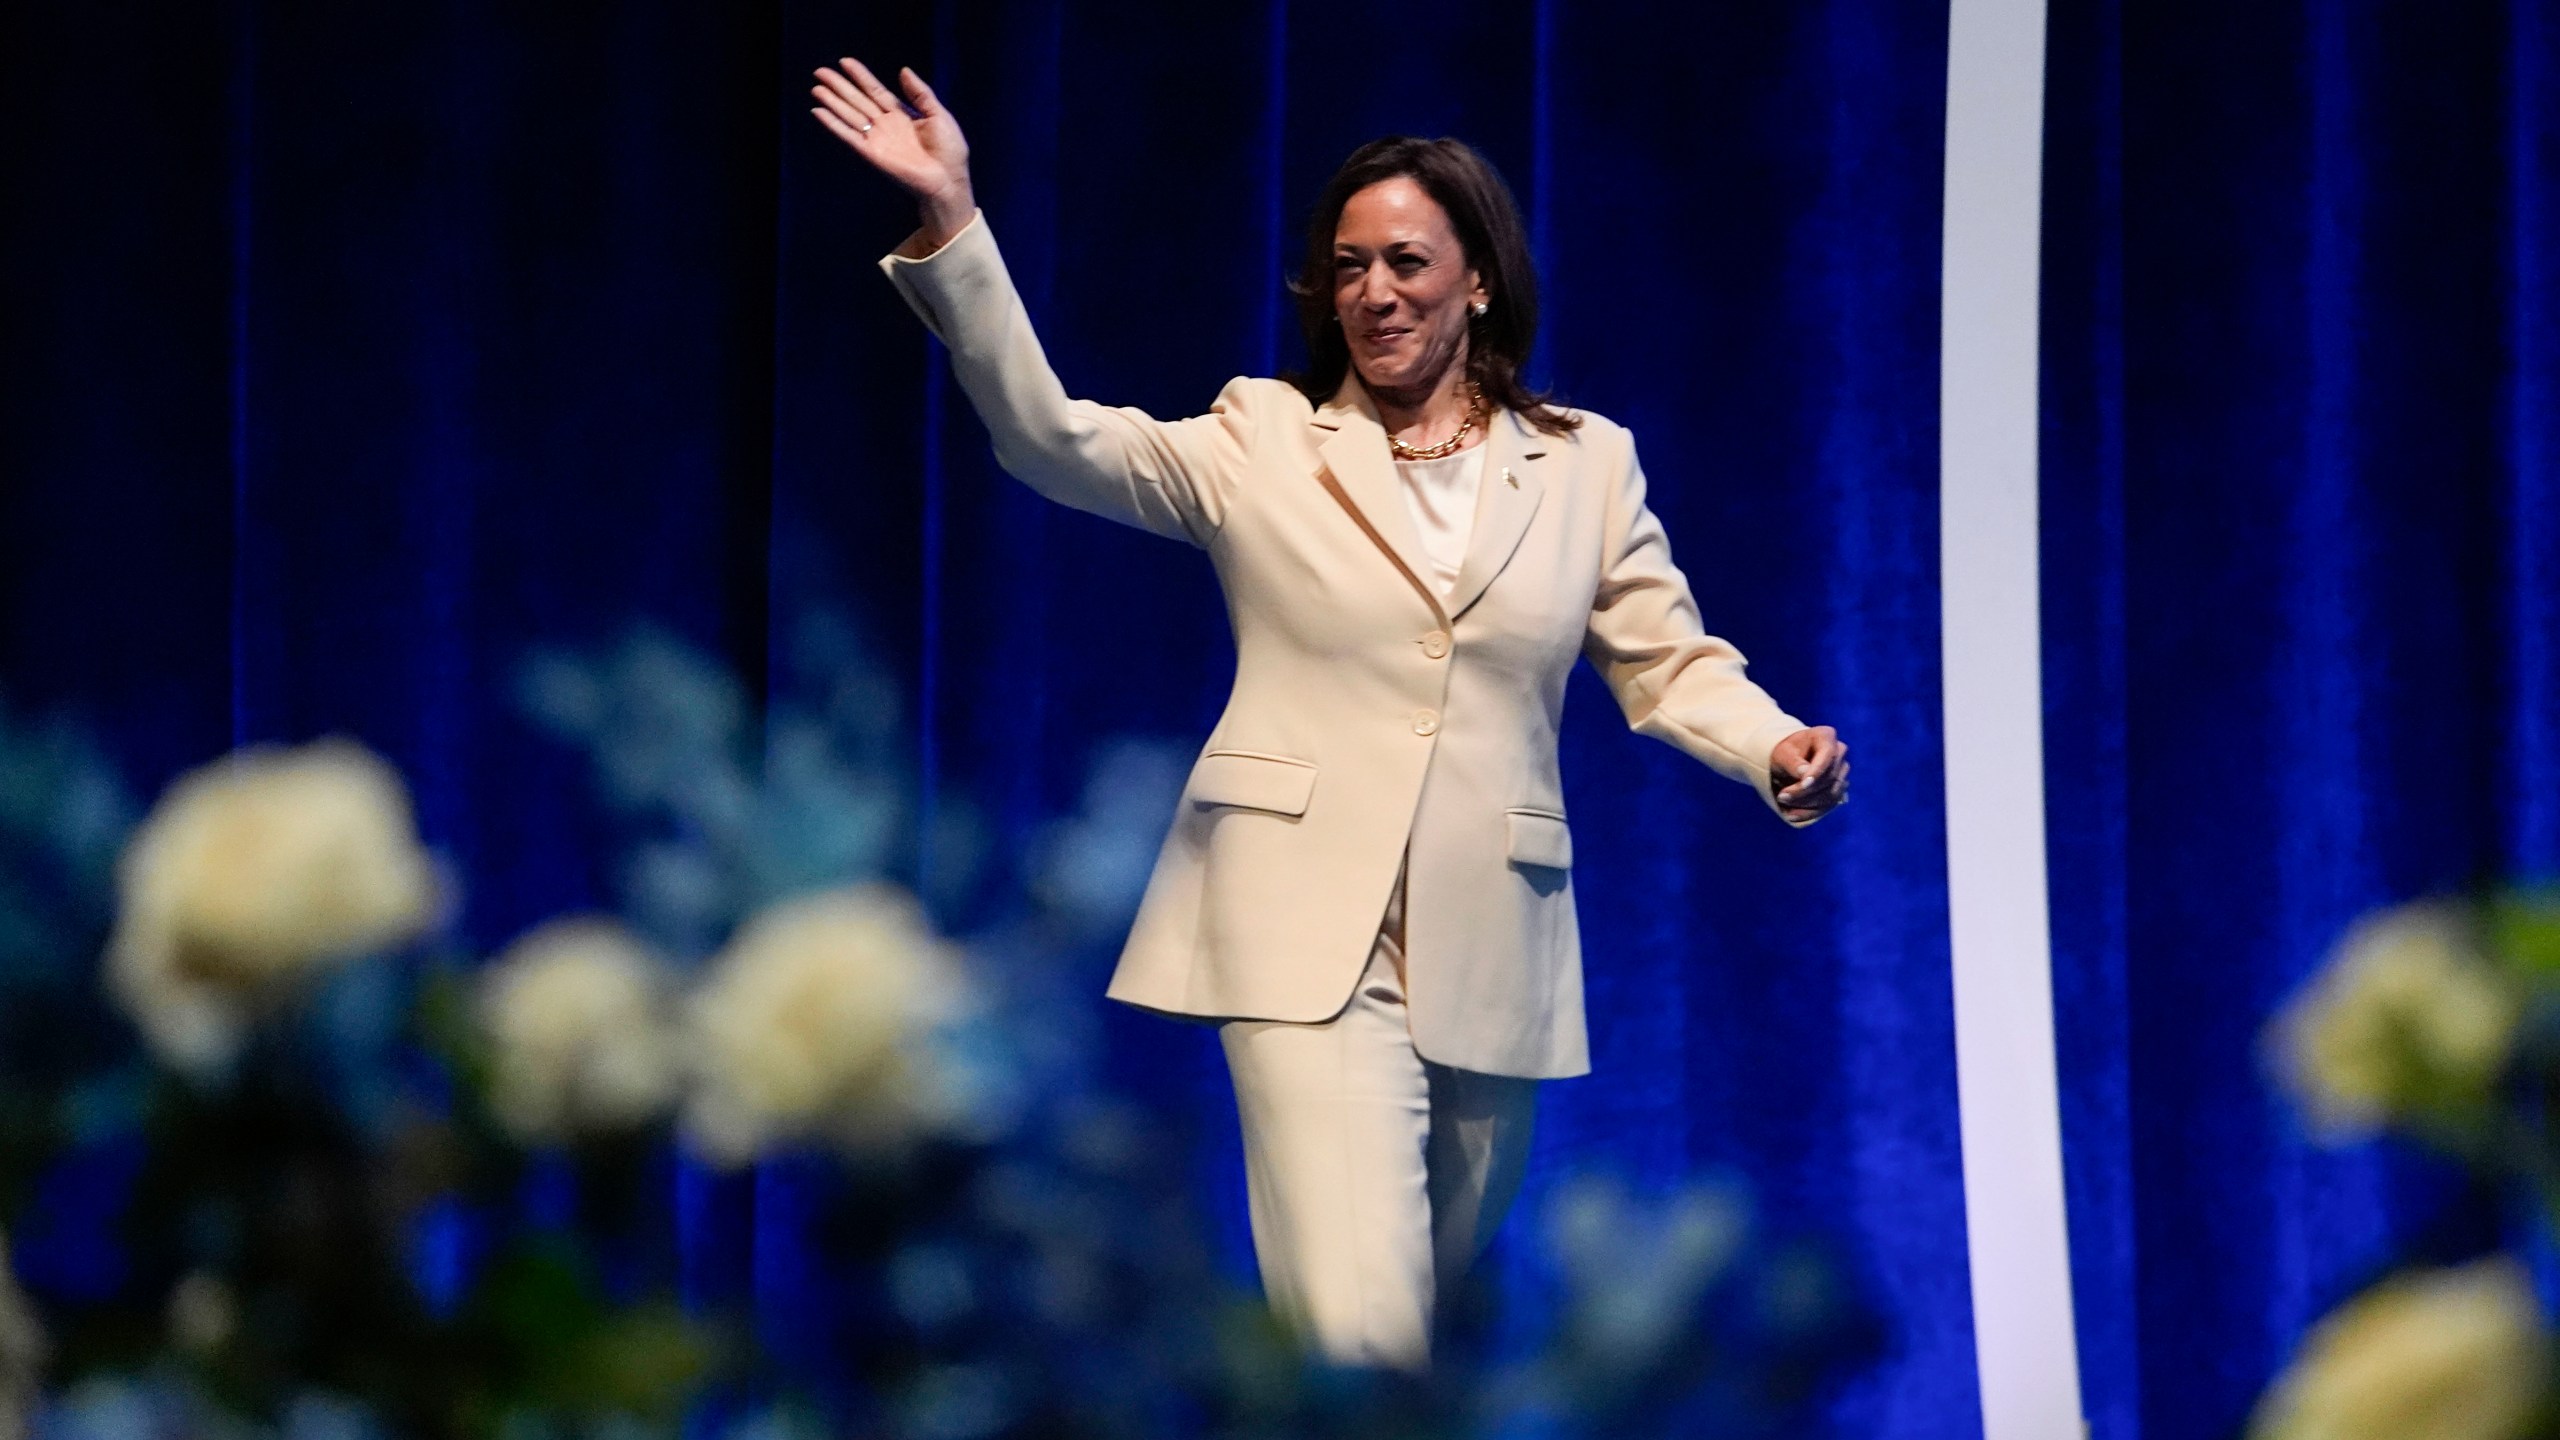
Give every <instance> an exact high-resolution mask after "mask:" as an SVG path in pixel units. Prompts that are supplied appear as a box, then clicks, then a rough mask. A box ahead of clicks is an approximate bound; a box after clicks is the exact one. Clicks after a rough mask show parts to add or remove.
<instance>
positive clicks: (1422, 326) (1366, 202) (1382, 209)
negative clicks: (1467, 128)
mask: <svg viewBox="0 0 2560 1440" xmlns="http://www.w3.org/2000/svg"><path fill="white" fill-rule="evenodd" d="M1487 298H1488V297H1487V296H1486V294H1485V289H1484V281H1483V279H1482V277H1481V276H1479V275H1478V274H1477V273H1476V271H1475V270H1474V269H1473V268H1472V267H1470V266H1469V265H1468V264H1467V256H1466V251H1465V248H1464V247H1463V246H1461V245H1460V244H1459V243H1458V235H1457V232H1456V231H1455V230H1454V229H1452V228H1451V227H1450V224H1449V212H1448V211H1446V210H1443V209H1442V208H1440V202H1439V201H1437V200H1434V199H1432V198H1431V194H1430V192H1429V191H1426V190H1424V189H1423V188H1422V187H1421V186H1420V185H1419V184H1416V183H1415V182H1414V180H1413V178H1412V177H1411V176H1407V175H1399V176H1396V177H1395V178H1393V179H1390V180H1381V181H1379V182H1378V183H1377V184H1375V185H1370V186H1367V187H1365V188H1363V189H1361V190H1358V191H1355V192H1354V193H1353V194H1352V196H1351V198H1350V199H1349V200H1347V201H1345V202H1344V203H1343V206H1342V218H1341V219H1339V220H1337V221H1336V222H1335V223H1334V227H1333V313H1334V318H1335V319H1336V320H1338V321H1340V322H1341V324H1342V338H1343V342H1344V344H1346V345H1347V346H1348V347H1349V348H1350V351H1351V366H1352V369H1353V370H1355V371H1356V372H1358V374H1359V376H1360V379H1361V381H1362V382H1363V383H1365V384H1366V385H1367V386H1368V387H1369V388H1370V390H1372V391H1375V392H1383V393H1385V394H1389V395H1394V396H1399V397H1402V398H1404V399H1405V401H1406V402H1407V403H1415V402H1418V401H1419V400H1420V399H1421V398H1422V397H1424V396H1427V395H1429V394H1430V393H1431V392H1432V391H1433V390H1435V389H1437V388H1438V386H1439V384H1440V382H1441V380H1442V378H1443V377H1444V376H1446V375H1448V374H1449V373H1450V369H1451V367H1452V366H1455V365H1457V364H1459V363H1461V362H1462V361H1463V360H1464V359H1465V357H1466V353H1467V307H1468V306H1469V305H1470V304H1472V303H1474V302H1476V301H1479V300H1484V299H1487Z"/></svg>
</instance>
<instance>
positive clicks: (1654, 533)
mask: <svg viewBox="0 0 2560 1440" xmlns="http://www.w3.org/2000/svg"><path fill="white" fill-rule="evenodd" d="M1593 438H1595V439H1599V440H1601V441H1602V442H1603V443H1610V444H1616V445H1620V446H1623V447H1624V448H1625V454H1624V456H1623V458H1622V460H1621V461H1620V463H1619V464H1618V465H1617V466H1616V467H1614V468H1615V469H1616V471H1617V477H1618V478H1617V486H1616V493H1614V494H1613V495H1612V496H1611V497H1610V502H1609V534H1610V536H1611V537H1612V538H1611V540H1610V549H1609V553H1608V554H1607V555H1606V556H1605V557H1603V559H1602V562H1601V571H1600V587H1599V590H1598V593H1596V594H1595V595H1593V596H1592V599H1591V616H1590V620H1589V622H1588V626H1587V628H1586V630H1585V632H1584V635H1583V645H1582V652H1583V655H1584V656H1585V658H1587V659H1589V660H1590V662H1591V668H1592V669H1594V670H1596V671H1598V672H1599V674H1600V678H1601V679H1602V680H1605V681H1607V682H1608V685H1609V690H1610V692H1611V693H1612V694H1614V695H1616V696H1617V699H1618V708H1619V709H1620V710H1622V711H1624V712H1625V713H1626V717H1627V724H1628V726H1629V727H1630V728H1632V729H1633V730H1635V731H1636V733H1638V734H1640V735H1650V736H1652V737H1653V738H1655V739H1657V740H1661V741H1664V742H1666V743H1668V744H1671V745H1675V746H1677V747H1679V748H1680V749H1681V750H1683V751H1686V752H1687V753H1688V754H1690V755H1693V756H1695V757H1696V758H1698V759H1699V760H1702V761H1704V762H1706V763H1707V764H1708V765H1709V766H1711V767H1713V768H1714V769H1715V770H1717V771H1718V772H1720V773H1722V774H1724V775H1727V776H1730V777H1731V778H1733V779H1735V780H1739V781H1741V782H1742V783H1744V784H1746V785H1749V786H1751V787H1752V788H1753V789H1754V790H1755V791H1757V792H1758V793H1759V795H1760V798H1761V799H1762V800H1764V801H1766V802H1768V804H1769V807H1770V808H1771V809H1773V810H1775V811H1777V812H1778V815H1779V818H1781V819H1783V820H1785V821H1786V822H1787V823H1788V824H1790V825H1797V826H1802V825H1810V824H1812V823H1813V822H1814V821H1815V820H1817V819H1820V818H1821V817H1822V815H1823V814H1824V813H1825V812H1826V811H1828V810H1830V809H1831V808H1832V807H1833V806H1834V805H1837V804H1838V803H1840V801H1841V800H1842V799H1844V798H1846V795H1847V785H1848V776H1849V765H1848V760H1847V755H1848V748H1849V747H1848V746H1847V745H1845V744H1842V743H1841V742H1840V741H1839V740H1838V739H1837V738H1836V737H1835V736H1834V735H1833V733H1832V731H1831V727H1829V726H1827V725H1825V726H1808V725H1806V724H1805V723H1804V722H1803V721H1801V720H1798V719H1796V718H1795V717H1794V716H1792V715H1789V714H1788V713H1786V712H1785V711H1784V710H1781V709H1779V708H1778V703H1777V702H1776V701H1775V700H1772V699H1770V698H1769V693H1768V692H1767V691H1765V690H1763V689H1761V688H1760V687H1759V686H1758V685H1756V684H1754V683H1752V682H1751V681H1750V680H1749V679H1748V678H1746V677H1745V676H1744V674H1743V665H1744V662H1743V658H1742V652H1741V651H1739V650H1737V649H1735V648H1734V647H1733V646H1732V645H1731V644H1730V643H1728V642H1726V641H1724V640H1722V639H1719V638H1718V637H1716V636H1713V635H1710V634H1708V633H1707V632H1706V628H1705V626H1703V625H1701V624H1700V623H1699V620H1698V605H1697V601H1696V599H1695V598H1694V597H1692V595H1691V594H1690V591H1689V581H1688V578H1687V577H1686V576H1684V575H1682V574H1681V573H1680V567H1678V566H1677V565H1674V564H1673V563H1671V542H1670V540H1669V538H1668V537H1667V536H1665V535H1664V534H1663V530H1662V522H1661V521H1660V520H1658V519H1656V518H1655V516H1654V513H1653V511H1652V509H1651V508H1650V507H1649V506H1647V505H1646V504H1645V486H1644V470H1643V468H1642V467H1640V466H1639V465H1638V464H1637V463H1636V456H1635V443H1634V441H1633V439H1632V438H1631V437H1629V436H1628V435H1627V434H1626V433H1625V432H1624V431H1617V432H1615V433H1613V434H1607V435H1605V436H1594V437H1593ZM1781 787H1783V788H1781Z"/></svg>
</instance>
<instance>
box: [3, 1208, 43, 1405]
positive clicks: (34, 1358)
mask: <svg viewBox="0 0 2560 1440" xmlns="http://www.w3.org/2000/svg"><path fill="white" fill-rule="evenodd" d="M52 1350H53V1346H52V1344H51V1342H50V1341H48V1340H47V1339H46V1338H45V1333H44V1322H43V1321H41V1320H38V1319H37V1318H36V1312H35V1307H34V1306H33V1305H31V1304H29V1303H28V1301H27V1295H26V1292H25V1291H23V1290H21V1289H19V1288H18V1276H17V1272H16V1271H15V1270H14V1269H13V1268H11V1266H10V1264H9V1244H8V1237H6V1236H5V1235H0V1440H23V1437H24V1436H25V1435H26V1433H27V1428H28V1421H29V1419H30V1418H31V1417H32V1416H33V1415H34V1414H35V1410H36V1403H37V1401H38V1400H40V1399H41V1398H42V1396H43V1385H44V1367H45V1362H46V1360H47V1359H49V1358H50V1357H51V1354H52Z"/></svg>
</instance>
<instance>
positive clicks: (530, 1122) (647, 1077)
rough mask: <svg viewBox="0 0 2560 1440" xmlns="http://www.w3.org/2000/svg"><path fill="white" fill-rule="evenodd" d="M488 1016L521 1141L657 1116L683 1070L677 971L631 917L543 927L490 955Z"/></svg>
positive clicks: (606, 1129) (508, 1109)
mask: <svg viewBox="0 0 2560 1440" xmlns="http://www.w3.org/2000/svg"><path fill="white" fill-rule="evenodd" d="M481 985H482V989H481V1016H482V1022H483V1024H484V1025H485V1026H486V1027H487V1029H488V1033H489V1037H490V1040H491V1042H492V1048H493V1050H494V1052H495V1053H494V1055H493V1062H494V1075H493V1077H492V1080H491V1096H490V1098H491V1103H492V1105H493V1107H494V1108H495V1109H496V1111H497V1115H498V1119H499V1121H500V1123H502V1124H504V1125H505V1126H506V1127H507V1129H508V1130H509V1131H511V1132H512V1133H513V1134H515V1136H516V1137H517V1138H518V1139H521V1140H524V1141H527V1142H529V1143H534V1144H545V1143H553V1142H558V1141H563V1140H568V1139H573V1138H576V1137H579V1136H583V1135H598V1134H611V1133H615V1132H618V1131H627V1130H630V1129H633V1128H636V1127H638V1126H641V1125H645V1124H647V1123H648V1122H650V1121H651V1120H654V1119H656V1118H657V1117H658V1116H659V1115H660V1114H661V1113H663V1112H664V1111H665V1110H666V1109H667V1108H668V1107H669V1106H670V1105H672V1104H673V1103H674V1100H675V1095H676V1088H677V1084H678V1080H679V1078H680V1068H681V1067H680V1065H679V1057H678V1053H677V1045H676V1037H675V1032H674V1027H673V1025H672V1023H671V1020H670V1017H669V1014H668V1005H667V997H668V994H669V990H670V988H671V987H670V984H669V976H668V974H667V971H666V969H665V967H664V966H663V965H662V964H661V963H660V962H659V961H658V959H657V957H656V956H654V955H652V954H650V953H649V951H648V950H646V949H645V948H643V946H642V945H641V943H640V941H639V939H638V938H637V937H635V936H634V935H632V934H631V932H630V931H629V930H628V929H626V928H625V927H624V926H622V925H621V924H620V923H618V922H616V921H613V920H608V919H601V918H571V919H565V920H554V921H552V922H550V923H548V924H545V925H542V926H538V927H536V928H535V929H533V930H532V931H529V932H528V933H526V934H525V935H524V936H523V937H521V938H520V939H518V940H517V941H516V942H515V943H514V944H513V945H510V946H508V947H507V949H506V950H505V952H504V953H502V954H500V955H499V956H498V958H497V959H496V960H494V961H492V962H491V963H490V966H489V969H488V970H487V972H485V974H484V975H483V977H482V980H481Z"/></svg>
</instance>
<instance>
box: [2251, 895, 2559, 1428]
mask: <svg viewBox="0 0 2560 1440" xmlns="http://www.w3.org/2000/svg"><path fill="white" fill-rule="evenodd" d="M2266 1049H2267V1055H2268V1060H2269V1068H2270V1069H2271V1070H2272V1071H2273V1073H2274V1075H2275V1077H2276V1079H2277V1081H2278V1083H2279V1085H2280V1087H2281V1088H2282V1089H2283V1090H2284V1091H2285V1092H2286V1093H2288V1094H2289V1095H2290V1096H2291V1097H2292V1099H2293V1101H2294V1103H2295V1104H2296V1106H2297V1107H2298V1108H2299V1109H2300V1110H2301V1112H2302V1113H2303V1115H2304V1117H2305V1119H2306V1121H2307V1122H2308V1124H2309V1127H2310V1129H2311V1131H2312V1133H2313V1134H2314V1135H2316V1136H2318V1137H2320V1138H2322V1139H2323V1140H2325V1141H2327V1142H2328V1143H2331V1144H2347V1143H2354V1142H2358V1141H2362V1140H2367V1139H2371V1138H2373V1137H2375V1136H2379V1135H2384V1134H2399V1135H2403V1136H2406V1137H2409V1138H2411V1139H2414V1140H2417V1141H2419V1142H2420V1143H2422V1144H2425V1145H2428V1146H2430V1147H2432V1148H2434V1149H2437V1150H2439V1151H2441V1152H2444V1153H2446V1154H2448V1155H2450V1156H2452V1157H2454V1158H2456V1159H2459V1160H2461V1161H2462V1162H2464V1163H2465V1164H2467V1165H2469V1166H2471V1167H2473V1168H2474V1169H2475V1170H2476V1171H2478V1172H2479V1173H2480V1174H2481V1175H2483V1176H2484V1178H2486V1179H2488V1180H2490V1181H2492V1182H2493V1183H2497V1184H2500V1185H2506V1186H2513V1187H2517V1188H2518V1189H2519V1190H2520V1191H2521V1192H2522V1193H2524V1194H2526V1195H2528V1196H2530V1197H2531V1198H2532V1199H2533V1201H2534V1208H2535V1210H2536V1211H2537V1212H2538V1214H2539V1216H2540V1217H2541V1218H2540V1221H2539V1226H2540V1228H2541V1230H2542V1231H2543V1233H2545V1234H2548V1233H2550V1230H2551V1228H2552V1227H2553V1226H2554V1224H2555V1222H2560V1136H2555V1132H2554V1129H2553V1110H2552V1108H2551V1107H2552V1103H2553V1101H2554V1100H2555V1099H2560V896H2555V895H2552V894H2533V893H2515V894H2508V895H2502V896H2498V897H2495V898H2492V899H2489V900H2486V901H2481V902H2460V901H2450V900H2431V901H2422V902H2417V903H2413V904H2408V905H2403V906H2400V907H2397V908H2394V909H2390V910H2386V911H2383V912H2380V913H2378V914H2376V915H2373V916H2369V917H2367V918H2366V919H2365V920H2363V921H2362V922H2360V923H2358V924H2357V925H2356V926H2355V927H2353V928H2352V929H2351V930H2350V931H2349V932H2348V934H2347V935H2346V937H2345V938H2344V939H2343V940H2342V941H2341V942H2340V943H2339V945H2338V947H2337V949H2336V951H2335V953H2334V954H2333V955H2332V956H2331V958H2330V960H2329V963H2328V964H2327V965H2326V966H2325V967H2324V968H2323V969H2322V970H2321V971H2320V972H2319V973H2317V974H2316V975H2314V976H2313V977H2312V978H2311V979H2310V980H2309V981H2308V982H2307V983H2306V984H2305V985H2304V986H2303V987H2302V988H2301V990H2300V991H2299V992H2297V993H2296V994H2295V996H2294V997H2293V998H2292V999H2291V1000H2290V1001H2289V1002H2288V1003H2287V1004H2286V1005H2285V1007H2284V1008H2283V1009H2282V1010H2281V1011H2280V1012H2279V1013H2278V1014H2277V1015H2276V1017H2275V1018H2274V1019H2273V1020H2272V1021H2271V1022H2270V1023H2269V1025H2268V1027H2267V1032H2266ZM2535 1239H2536V1237H2527V1241H2526V1243H2528V1244H2531V1243H2534V1241H2535ZM2548 1298H2549V1297H2547V1296H2540V1295H2537V1293H2536V1289H2535V1286H2534V1283H2533V1280H2532V1274H2531V1271H2530V1269H2529V1267H2528V1264H2527V1263H2526V1260H2525V1259H2524V1258H2523V1257H2522V1256H2520V1255H2519V1254H2515V1253H2497V1254H2491V1255H2488V1256H2485V1257H2482V1258H2479V1259H2476V1260H2473V1261H2471V1262H2469V1263H2467V1264H2463V1265H2458V1266H2452V1267H2444V1268H2412V1269H2408V1270H2404V1271H2402V1272H2400V1273H2397V1274H2394V1275H2391V1276H2388V1277H2386V1278H2384V1279H2383V1280H2382V1281H2380V1282H2379V1283H2377V1284H2376V1285H2374V1286H2373V1287H2372V1288H2370V1289H2368V1290H2367V1291H2365V1292H2364V1293H2363V1294H2361V1295H2359V1296H2357V1297H2355V1298H2353V1299H2351V1300H2350V1301H2348V1302H2347V1303H2346V1304H2345V1305H2343V1306H2341V1307H2340V1308H2339V1309H2338V1310H2337V1311H2336V1312H2335V1313H2333V1314H2331V1315H2330V1316H2329V1317H2328V1318H2327V1319H2325V1320H2323V1321H2322V1322H2321V1323H2320V1324H2319V1325H2318V1326H2317V1327H2315V1328H2314V1329H2313V1331H2312V1333H2311V1334H2310V1335H2309V1336H2308V1337H2307V1339H2306V1340H2305V1342H2304V1344H2303V1346H2302V1349H2301V1352H2300V1354H2299V1355H2298V1356H2297V1357H2296V1358H2295V1360H2294V1362H2293V1364H2292V1366H2291V1367H2290V1368H2289V1369H2288V1370H2287V1371H2286V1372H2285V1373H2284V1374H2283V1375H2281V1376H2280V1377H2278V1379H2277V1380H2276V1382H2275V1384H2274V1385H2273V1386H2272V1387H2270V1388H2269V1390H2268V1391H2267V1393H2266V1395H2265V1396H2264V1397H2262V1399H2261V1400H2260V1403H2259V1405H2258V1408H2257V1412H2256V1414H2255V1416H2254V1417H2253V1419H2252V1421H2251V1427H2250V1434H2251V1435H2252V1436H2253V1437H2255V1440H2527V1437H2533V1440H2545V1437H2552V1436H2560V1405H2556V1404H2555V1402H2556V1401H2560V1389H2555V1387H2554V1378H2555V1371H2554V1363H2555V1360H2560V1351H2555V1349H2554V1336H2553V1330H2552V1322H2551V1317H2550V1314H2549V1312H2548V1310H2547V1308H2546V1306H2547V1302H2548Z"/></svg>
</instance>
